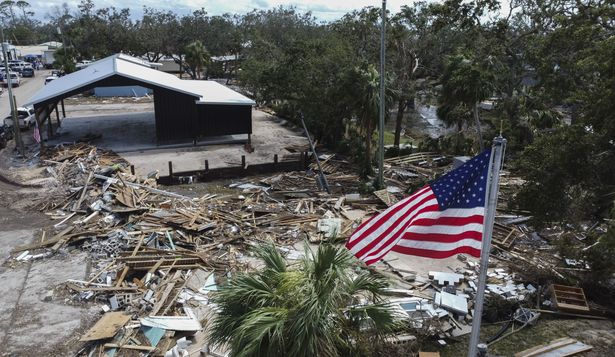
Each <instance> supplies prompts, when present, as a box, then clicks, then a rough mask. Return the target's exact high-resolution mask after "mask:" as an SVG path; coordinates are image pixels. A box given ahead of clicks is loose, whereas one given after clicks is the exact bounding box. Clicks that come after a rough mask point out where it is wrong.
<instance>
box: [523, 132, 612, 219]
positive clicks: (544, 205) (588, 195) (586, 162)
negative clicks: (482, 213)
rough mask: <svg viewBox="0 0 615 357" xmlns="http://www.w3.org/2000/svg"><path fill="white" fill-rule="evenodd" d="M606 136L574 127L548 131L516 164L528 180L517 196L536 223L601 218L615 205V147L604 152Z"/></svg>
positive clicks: (526, 150) (524, 152)
mask: <svg viewBox="0 0 615 357" xmlns="http://www.w3.org/2000/svg"><path fill="white" fill-rule="evenodd" d="M601 146H602V144H601V139H600V136H599V135H597V134H595V133H593V132H591V131H588V130H587V129H586V128H584V127H582V126H579V125H573V126H564V127H561V128H558V129H556V130H555V131H554V132H552V133H546V134H544V135H542V136H540V137H538V138H537V140H536V141H535V142H534V143H533V144H532V145H530V146H528V147H527V148H526V149H525V150H524V151H523V153H522V154H521V156H520V158H519V160H518V161H517V162H516V169H517V170H518V172H519V173H521V174H522V175H523V177H524V178H526V179H527V182H526V183H525V184H524V185H523V186H522V188H521V191H520V192H519V193H518V194H517V196H516V197H515V201H514V202H515V204H516V206H517V207H519V208H521V209H524V210H528V211H530V212H531V213H532V215H533V221H534V223H535V224H536V225H538V226H542V225H545V224H546V223H551V222H561V221H564V220H569V221H572V222H579V221H583V220H586V219H591V218H594V219H595V218H597V217H600V214H601V212H605V211H608V209H609V208H610V206H611V204H612V200H610V199H609V194H610V193H612V192H613V191H612V190H613V187H614V184H615V178H614V177H615V176H614V174H615V151H613V149H612V145H611V149H610V150H607V151H602V150H601V149H600V147H601Z"/></svg>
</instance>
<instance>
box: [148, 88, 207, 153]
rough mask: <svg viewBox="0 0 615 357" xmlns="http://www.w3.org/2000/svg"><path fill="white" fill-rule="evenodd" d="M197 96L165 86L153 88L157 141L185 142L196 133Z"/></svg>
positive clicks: (194, 136) (162, 142) (195, 135)
mask: <svg viewBox="0 0 615 357" xmlns="http://www.w3.org/2000/svg"><path fill="white" fill-rule="evenodd" d="M196 99H197V98H195V97H191V96H189V95H186V94H183V93H177V92H174V91H171V90H168V89H165V88H154V110H155V111H156V138H157V140H158V142H159V143H161V144H167V143H174V142H186V141H187V140H194V139H195V138H196V137H197V136H198V134H197V128H196V127H195V125H194V123H195V118H196V116H197V111H196V103H195V101H196Z"/></svg>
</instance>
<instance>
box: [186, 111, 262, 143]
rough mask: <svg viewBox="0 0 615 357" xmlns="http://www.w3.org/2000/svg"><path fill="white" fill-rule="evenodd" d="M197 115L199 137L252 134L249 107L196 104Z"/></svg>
mask: <svg viewBox="0 0 615 357" xmlns="http://www.w3.org/2000/svg"><path fill="white" fill-rule="evenodd" d="M197 113H198V120H197V123H196V128H197V131H198V133H199V135H200V136H201V137H207V136H220V135H232V134H252V106H251V105H220V104H197Z"/></svg>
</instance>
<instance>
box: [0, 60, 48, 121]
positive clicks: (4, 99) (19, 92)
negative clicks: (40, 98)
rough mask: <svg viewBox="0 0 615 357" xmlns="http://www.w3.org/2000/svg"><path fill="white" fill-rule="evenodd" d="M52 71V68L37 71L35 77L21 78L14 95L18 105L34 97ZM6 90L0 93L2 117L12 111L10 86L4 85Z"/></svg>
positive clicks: (14, 89) (0, 114) (0, 113)
mask: <svg viewBox="0 0 615 357" xmlns="http://www.w3.org/2000/svg"><path fill="white" fill-rule="evenodd" d="M50 73H51V71H50V70H40V71H35V73H34V77H31V78H21V84H20V86H19V87H13V95H14V96H15V98H16V100H17V106H21V105H22V103H24V102H26V101H27V100H28V99H30V97H32V96H33V95H34V94H35V93H36V92H37V91H38V90H39V89H41V87H42V86H43V85H44V83H45V78H46V77H47V76H49V74H50ZM3 89H4V92H2V95H0V119H1V118H4V117H6V116H7V115H9V113H10V112H11V107H10V104H9V91H8V88H5V87H3Z"/></svg>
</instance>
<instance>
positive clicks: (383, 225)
mask: <svg viewBox="0 0 615 357" xmlns="http://www.w3.org/2000/svg"><path fill="white" fill-rule="evenodd" d="M490 155H491V150H490V149H489V150H485V151H484V152H482V153H481V154H479V155H478V156H475V157H473V158H472V159H470V160H468V161H467V162H466V163H465V164H463V165H461V166H460V167H458V168H457V169H455V170H453V171H451V172H449V173H447V174H446V175H444V176H442V177H440V178H439V179H437V180H435V181H434V182H432V183H431V184H429V185H427V186H425V187H423V188H421V189H420V190H418V191H417V192H415V193H414V194H412V195H410V196H408V197H406V198H404V199H403V200H401V201H399V202H398V203H396V204H395V205H393V206H391V207H389V208H388V209H387V210H386V211H384V212H382V213H380V214H379V215H377V216H374V217H372V218H371V219H370V220H368V221H366V222H365V223H363V224H362V225H361V226H359V228H357V230H356V231H355V232H354V233H353V234H352V236H350V238H349V239H348V241H347V242H346V248H348V249H349V250H350V251H351V252H352V253H353V254H354V255H355V256H356V257H357V258H359V259H361V260H363V261H364V262H365V263H366V264H373V263H375V262H377V261H379V260H380V259H382V258H383V257H384V256H385V255H386V254H387V253H388V252H389V251H391V250H392V251H394V252H398V253H403V254H409V255H418V256H422V257H429V258H437V259H441V258H447V257H450V256H453V255H455V254H459V253H465V254H469V255H472V256H475V257H480V250H481V240H482V234H483V219H484V216H485V192H486V190H487V176H488V173H489V158H490Z"/></svg>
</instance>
